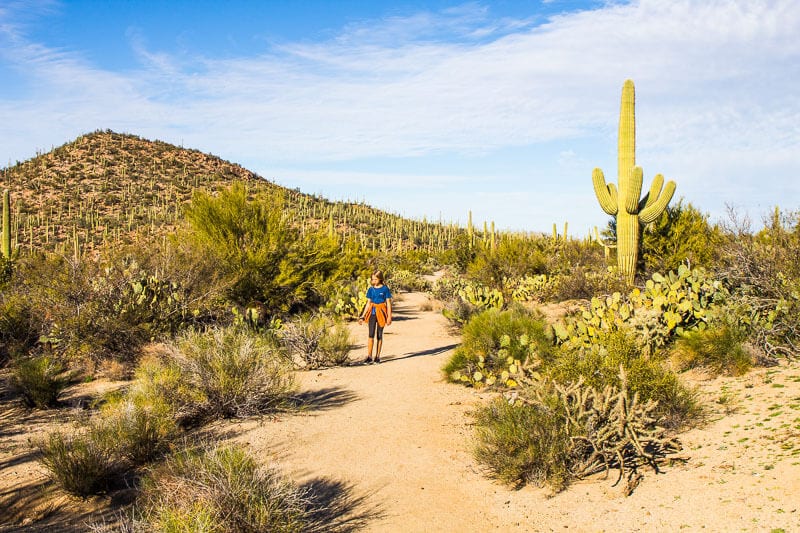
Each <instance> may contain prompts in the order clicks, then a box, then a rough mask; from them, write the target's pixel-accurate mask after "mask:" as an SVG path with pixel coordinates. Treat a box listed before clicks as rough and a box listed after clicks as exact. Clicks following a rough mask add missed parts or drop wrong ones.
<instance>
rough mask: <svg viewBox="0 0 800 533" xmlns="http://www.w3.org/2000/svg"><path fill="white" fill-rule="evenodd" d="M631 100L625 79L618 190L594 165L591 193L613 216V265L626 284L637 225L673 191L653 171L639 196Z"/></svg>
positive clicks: (664, 204)
mask: <svg viewBox="0 0 800 533" xmlns="http://www.w3.org/2000/svg"><path fill="white" fill-rule="evenodd" d="M634 100H635V98H634V88H633V81H632V80H625V84H624V85H623V86H622V101H621V103H620V113H619V141H618V142H619V146H618V148H617V181H618V182H619V191H617V188H616V187H615V186H614V184H613V183H609V184H606V180H605V177H604V176H603V171H602V170H600V169H599V168H595V169H594V171H593V172H592V183H593V184H594V192H595V194H596V195H597V199H598V200H599V201H600V207H602V208H603V211H605V212H606V213H608V214H609V215H612V216H615V217H616V219H617V264H618V266H619V270H620V272H622V273H623V274H624V275H625V277H626V278H627V279H628V282H629V283H633V280H634V277H635V275H636V259H637V255H638V253H639V230H640V225H645V224H649V223H651V222H653V221H654V220H655V219H656V218H658V216H659V215H661V213H663V212H664V210H665V209H666V208H667V204H669V201H670V200H671V199H672V195H673V194H674V193H675V182H674V181H669V182H667V184H666V186H664V176H662V175H661V174H656V176H655V177H654V178H653V184H652V185H651V186H650V192H648V193H647V195H646V196H645V197H644V198H641V199H639V195H640V194H641V193H642V174H643V173H642V167H637V166H636V118H635V115H634V103H635V102H634ZM662 187H663V190H662Z"/></svg>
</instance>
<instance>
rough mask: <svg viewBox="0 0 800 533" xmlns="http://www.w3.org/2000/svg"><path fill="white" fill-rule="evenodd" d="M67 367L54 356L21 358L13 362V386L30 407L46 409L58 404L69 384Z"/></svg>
mask: <svg viewBox="0 0 800 533" xmlns="http://www.w3.org/2000/svg"><path fill="white" fill-rule="evenodd" d="M65 372H66V367H65V366H64V364H63V363H62V362H61V361H59V360H58V359H57V358H56V357H54V356H52V355H37V356H29V357H20V358H18V359H16V360H14V362H13V373H12V375H11V384H12V386H13V387H14V388H15V389H16V390H17V391H18V392H19V393H20V394H21V395H22V398H23V400H24V401H25V403H26V404H27V405H28V406H30V407H38V408H40V409H46V408H48V407H54V406H55V405H56V404H57V403H58V395H59V394H61V391H63V390H64V389H65V388H66V386H67V385H68V384H69V378H68V377H67V376H66V374H65Z"/></svg>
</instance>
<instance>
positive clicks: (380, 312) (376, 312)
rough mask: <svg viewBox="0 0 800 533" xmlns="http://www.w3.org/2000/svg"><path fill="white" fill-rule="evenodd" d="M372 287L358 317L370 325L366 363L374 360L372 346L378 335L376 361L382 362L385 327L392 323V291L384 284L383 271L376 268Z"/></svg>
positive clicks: (371, 283)
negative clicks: (362, 310)
mask: <svg viewBox="0 0 800 533" xmlns="http://www.w3.org/2000/svg"><path fill="white" fill-rule="evenodd" d="M370 285H371V287H370V288H369V289H367V305H365V306H364V312H363V313H361V318H359V319H358V323H359V324H363V323H364V321H365V320H366V321H367V324H368V325H369V340H368V341H367V358H366V359H364V364H365V365H366V364H369V363H372V362H373V359H372V348H373V345H374V344H375V342H374V341H375V339H376V337H377V340H378V343H377V345H374V347H375V360H374V361H375V363H380V362H381V347H382V346H383V328H384V327H386V326H388V325H389V324H391V323H392V292H391V291H390V290H389V287H387V286H386V285H384V284H383V272H381V271H380V270H376V271H375V272H373V273H372V277H370Z"/></svg>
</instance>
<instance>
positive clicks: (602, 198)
mask: <svg viewBox="0 0 800 533" xmlns="http://www.w3.org/2000/svg"><path fill="white" fill-rule="evenodd" d="M592 184H593V185H594V194H595V196H597V200H598V201H599V202H600V207H602V208H603V211H605V212H606V213H608V214H609V215H611V216H614V215H616V214H617V188H616V187H615V186H614V184H613V183H609V184H608V185H606V178H605V176H603V171H602V170H600V169H599V168H596V169H594V171H593V172H592Z"/></svg>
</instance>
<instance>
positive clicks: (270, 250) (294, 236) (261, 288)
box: [186, 183, 351, 315]
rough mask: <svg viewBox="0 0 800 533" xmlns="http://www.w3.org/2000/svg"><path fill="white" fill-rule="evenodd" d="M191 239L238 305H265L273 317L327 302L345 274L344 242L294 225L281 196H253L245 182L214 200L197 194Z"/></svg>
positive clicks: (191, 215)
mask: <svg viewBox="0 0 800 533" xmlns="http://www.w3.org/2000/svg"><path fill="white" fill-rule="evenodd" d="M186 218H187V221H188V223H189V230H188V233H187V241H188V242H189V243H190V244H191V245H192V246H194V247H196V248H197V249H198V250H200V251H201V252H202V253H204V254H205V255H208V256H209V257H211V258H213V259H214V261H216V262H217V264H218V268H219V269H220V271H221V273H222V275H223V276H224V278H225V279H226V280H227V283H228V290H227V294H228V297H229V298H230V299H231V300H232V301H233V302H234V303H236V304H237V305H239V306H242V307H247V306H249V305H250V304H251V303H252V302H260V304H262V305H263V306H264V307H265V308H266V310H267V313H268V314H270V315H271V314H275V313H284V312H294V311H296V310H298V309H304V308H308V307H313V306H316V305H320V304H322V303H323V302H322V298H321V296H320V295H321V294H324V293H325V292H326V291H325V290H324V288H323V286H324V285H326V284H327V283H329V282H331V281H332V280H334V279H335V278H336V277H338V276H344V275H347V276H348V279H349V277H350V274H351V272H347V273H346V272H342V271H341V270H340V267H341V264H340V261H339V252H340V250H339V245H338V242H336V241H334V240H333V239H330V238H328V237H327V236H325V235H323V234H312V233H307V234H306V235H305V236H304V237H303V238H301V235H300V232H299V231H298V230H297V229H295V228H293V227H291V226H290V224H289V221H288V218H287V217H286V214H285V211H284V209H283V199H282V197H281V196H280V194H278V193H277V192H275V193H263V194H259V195H257V196H255V197H253V198H251V197H250V194H249V193H248V191H247V189H246V187H245V185H244V184H242V183H234V184H233V185H232V186H231V187H230V188H229V189H225V190H222V191H220V192H219V194H218V195H217V196H212V195H211V194H209V193H206V192H201V191H198V192H195V194H194V196H193V198H192V202H191V204H190V205H189V206H188V208H187V210H186Z"/></svg>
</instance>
